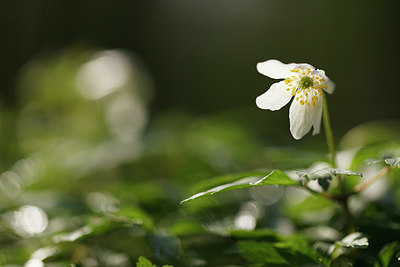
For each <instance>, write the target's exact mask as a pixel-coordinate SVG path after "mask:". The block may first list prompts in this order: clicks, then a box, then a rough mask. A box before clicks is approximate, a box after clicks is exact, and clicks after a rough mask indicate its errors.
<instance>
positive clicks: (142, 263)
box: [136, 256, 173, 267]
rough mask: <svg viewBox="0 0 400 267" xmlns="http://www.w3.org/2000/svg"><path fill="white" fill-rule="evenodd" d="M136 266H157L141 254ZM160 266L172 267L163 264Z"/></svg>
mask: <svg viewBox="0 0 400 267" xmlns="http://www.w3.org/2000/svg"><path fill="white" fill-rule="evenodd" d="M136 267H157V265H154V264H152V263H151V261H149V260H148V259H146V258H145V257H143V256H140V257H139V259H138V261H137V263H136ZM162 267H173V266H172V265H163V266H162Z"/></svg>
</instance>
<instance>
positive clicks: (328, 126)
mask: <svg viewBox="0 0 400 267" xmlns="http://www.w3.org/2000/svg"><path fill="white" fill-rule="evenodd" d="M322 97H323V105H324V106H323V117H324V129H325V136H326V143H327V145H328V149H329V152H330V153H331V161H332V166H333V168H336V150H335V143H334V141H333V132H332V127H331V121H330V119H329V110H328V102H327V101H326V97H325V93H324V94H323V95H322Z"/></svg>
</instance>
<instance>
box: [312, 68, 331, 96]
mask: <svg viewBox="0 0 400 267" xmlns="http://www.w3.org/2000/svg"><path fill="white" fill-rule="evenodd" d="M313 74H315V75H318V76H320V77H321V78H322V79H324V80H325V86H326V89H324V90H325V91H326V92H327V93H329V94H332V93H333V91H335V83H334V82H332V81H331V80H330V79H329V78H328V76H326V74H325V71H323V70H314V71H313Z"/></svg>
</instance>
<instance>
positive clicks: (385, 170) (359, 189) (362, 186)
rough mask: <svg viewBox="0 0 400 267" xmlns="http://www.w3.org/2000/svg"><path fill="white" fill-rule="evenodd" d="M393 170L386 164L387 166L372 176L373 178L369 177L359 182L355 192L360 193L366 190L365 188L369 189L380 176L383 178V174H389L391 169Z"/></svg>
mask: <svg viewBox="0 0 400 267" xmlns="http://www.w3.org/2000/svg"><path fill="white" fill-rule="evenodd" d="M391 170H392V168H391V167H389V166H386V167H385V168H383V169H382V170H380V171H379V172H378V173H377V174H376V175H375V176H374V177H372V178H371V179H368V180H367V181H365V182H363V183H361V184H359V185H358V186H357V187H356V189H355V190H354V193H360V192H362V191H364V190H365V189H367V188H368V187H369V186H370V185H372V184H373V183H375V182H376V181H378V180H379V179H380V178H382V177H383V176H385V175H386V174H388V173H389V172H390V171H391Z"/></svg>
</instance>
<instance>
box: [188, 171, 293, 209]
mask: <svg viewBox="0 0 400 267" xmlns="http://www.w3.org/2000/svg"><path fill="white" fill-rule="evenodd" d="M263 185H299V183H298V182H296V181H294V180H292V179H291V178H290V177H289V176H287V175H286V174H285V173H283V172H281V171H279V170H274V171H272V172H270V173H269V174H268V175H266V176H264V177H262V178H261V179H260V176H259V175H255V176H254V175H251V176H246V177H243V178H241V179H240V180H237V181H234V182H231V183H228V184H223V185H219V186H216V187H214V188H211V189H209V190H206V191H203V192H200V193H197V194H195V195H193V196H191V197H189V198H187V199H185V200H182V201H181V204H182V203H184V202H186V201H189V200H193V199H196V198H199V197H202V196H208V195H213V194H215V193H219V192H223V191H229V190H234V189H240V188H248V187H254V186H263Z"/></svg>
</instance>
